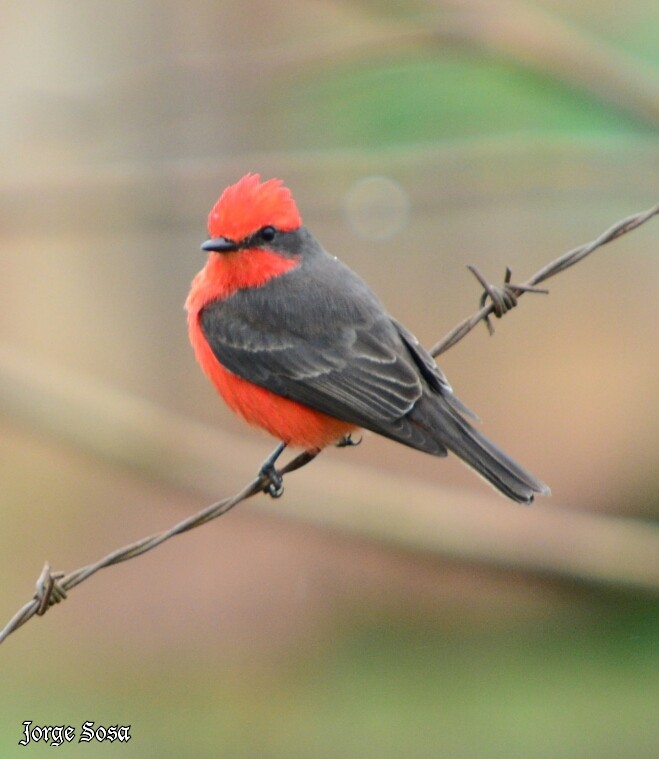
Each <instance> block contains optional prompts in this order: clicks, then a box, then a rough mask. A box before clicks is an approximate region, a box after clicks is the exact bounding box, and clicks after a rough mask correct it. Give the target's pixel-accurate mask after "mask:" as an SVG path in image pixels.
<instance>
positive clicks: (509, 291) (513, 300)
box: [467, 264, 549, 335]
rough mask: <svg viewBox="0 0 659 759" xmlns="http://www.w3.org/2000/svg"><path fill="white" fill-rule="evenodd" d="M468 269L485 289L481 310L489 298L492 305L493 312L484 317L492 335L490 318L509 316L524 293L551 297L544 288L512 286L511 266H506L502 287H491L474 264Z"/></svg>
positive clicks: (492, 329) (469, 265)
mask: <svg viewBox="0 0 659 759" xmlns="http://www.w3.org/2000/svg"><path fill="white" fill-rule="evenodd" d="M467 269H469V271H470V272H471V273H472V274H473V275H474V277H476V279H477V280H478V281H479V282H480V283H481V285H482V287H483V290H484V292H483V294H482V295H481V297H480V301H479V306H480V308H481V309H482V308H483V307H484V306H485V304H486V303H487V299H488V298H489V299H490V302H491V304H492V311H491V312H490V311H489V310H488V313H486V314H485V316H483V321H484V322H485V324H486V326H487V331H488V332H489V333H490V335H493V334H494V325H493V324H492V320H491V319H490V316H491V315H494V316H496V318H497V319H500V318H501V317H502V316H503V315H504V314H507V313H508V311H510V309H511V308H515V306H516V305H517V298H518V297H519V296H520V295H521V294H522V293H542V294H543V295H549V290H546V289H544V288H540V287H530V286H529V285H513V284H511V282H510V280H511V278H512V276H513V273H512V271H511V269H510V267H509V266H506V275H505V277H504V280H503V286H502V287H497V286H496V285H491V284H490V283H489V282H488V281H487V280H486V279H485V277H484V276H483V275H482V274H481V273H480V271H479V270H478V268H477V267H476V266H474V265H473V264H467Z"/></svg>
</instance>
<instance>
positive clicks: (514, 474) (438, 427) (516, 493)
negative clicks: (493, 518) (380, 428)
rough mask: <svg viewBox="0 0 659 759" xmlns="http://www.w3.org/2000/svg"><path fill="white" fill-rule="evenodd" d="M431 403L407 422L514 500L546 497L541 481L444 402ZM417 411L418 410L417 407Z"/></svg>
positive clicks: (546, 492)
mask: <svg viewBox="0 0 659 759" xmlns="http://www.w3.org/2000/svg"><path fill="white" fill-rule="evenodd" d="M433 401H434V402H433V403H432V404H423V406H425V408H423V412H424V413H423V414H422V415H418V416H417V414H414V413H413V415H412V416H411V418H410V421H412V422H414V423H416V424H419V425H420V426H422V427H423V428H424V429H425V430H426V431H427V432H428V433H430V434H432V436H433V437H434V438H435V440H436V441H437V442H439V443H441V444H442V445H443V446H445V447H446V448H448V449H449V450H450V451H452V452H453V453H454V454H455V455H456V456H458V457H459V458H460V459H462V461H464V462H465V463H466V464H468V465H469V466H470V467H471V468H472V469H474V470H475V471H476V472H478V474H480V475H481V476H482V477H484V478H485V479H486V480H487V481H488V482H489V483H491V484H492V485H494V487H495V488H496V489H497V490H499V491H501V492H502V493H503V494H504V495H507V496H508V497H509V498H512V499H513V500H514V501H517V502H519V503H531V502H532V501H533V495H534V493H538V494H540V495H549V493H550V490H549V488H548V487H547V485H545V484H544V482H541V481H540V480H539V479H538V478H537V477H534V476H533V475H532V474H531V473H530V472H527V471H526V469H524V468H523V467H521V466H520V465H519V464H518V463H517V462H516V461H513V459H511V458H510V456H508V455H507V454H506V453H504V452H503V451H502V450H501V449H500V448H498V447H497V446H496V445H495V444H494V443H493V442H492V441H491V440H489V439H488V438H486V437H485V435H482V434H481V433H480V432H479V431H478V430H476V429H475V428H474V427H472V425H471V424H469V422H467V420H466V419H464V418H463V417H462V416H460V415H459V414H458V413H457V412H456V411H455V410H454V409H453V408H451V407H450V406H449V405H448V404H447V403H446V401H445V400H444V399H442V402H441V403H437V402H436V399H433ZM417 408H418V407H417ZM418 410H419V411H421V409H420V408H419V409H418ZM415 417H416V418H415ZM421 420H423V421H421ZM428 421H430V424H428Z"/></svg>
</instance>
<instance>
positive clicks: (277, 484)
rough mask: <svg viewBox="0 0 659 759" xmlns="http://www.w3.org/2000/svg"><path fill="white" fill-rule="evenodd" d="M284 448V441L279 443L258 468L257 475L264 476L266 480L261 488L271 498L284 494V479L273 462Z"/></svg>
mask: <svg viewBox="0 0 659 759" xmlns="http://www.w3.org/2000/svg"><path fill="white" fill-rule="evenodd" d="M284 448H286V443H284V442H282V443H279V445H278V446H277V447H276V448H275V450H274V451H273V452H272V453H271V454H270V455H269V456H268V458H267V459H266V460H265V461H264V462H263V464H262V465H261V468H260V469H259V477H265V478H266V479H267V480H268V482H267V484H266V485H265V486H264V488H263V489H264V490H265V492H266V493H268V494H269V495H270V496H271V497H272V498H279V497H280V496H282V495H283V494H284V479H283V477H282V476H281V475H280V474H279V472H278V471H277V470H276V468H275V462H276V461H277V459H278V458H279V457H280V456H281V453H282V451H283V450H284Z"/></svg>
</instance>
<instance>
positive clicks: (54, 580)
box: [34, 562, 66, 617]
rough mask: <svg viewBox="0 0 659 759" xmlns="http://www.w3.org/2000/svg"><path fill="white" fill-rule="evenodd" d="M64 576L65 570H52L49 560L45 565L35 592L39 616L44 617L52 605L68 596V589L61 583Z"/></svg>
mask: <svg viewBox="0 0 659 759" xmlns="http://www.w3.org/2000/svg"><path fill="white" fill-rule="evenodd" d="M63 577H64V572H51V571H50V564H49V563H48V562H46V563H45V564H44V565H43V569H42V570H41V574H40V575H39V579H38V580H37V591H36V593H35V594H34V600H35V601H36V602H37V604H38V605H37V610H36V614H37V615H38V616H39V617H42V616H43V615H44V614H45V613H46V612H47V611H48V609H49V608H50V607H51V606H53V605H54V604H58V603H59V602H60V601H63V600H64V599H65V598H66V590H65V589H64V588H63V587H62V585H61V583H60V580H61V579H62V578H63Z"/></svg>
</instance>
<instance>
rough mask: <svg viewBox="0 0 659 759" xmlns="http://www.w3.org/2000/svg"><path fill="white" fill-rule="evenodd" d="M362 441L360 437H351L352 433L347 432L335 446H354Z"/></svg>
mask: <svg viewBox="0 0 659 759" xmlns="http://www.w3.org/2000/svg"><path fill="white" fill-rule="evenodd" d="M361 442H362V439H361V438H358V439H357V440H353V439H352V433H350V432H349V433H348V434H347V435H344V436H343V437H342V438H341V440H339V442H338V443H337V444H336V447H337V448H354V447H355V446H356V445H359V444H360V443H361Z"/></svg>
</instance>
